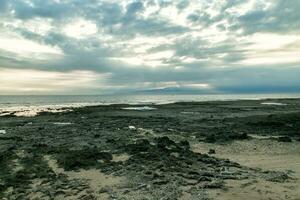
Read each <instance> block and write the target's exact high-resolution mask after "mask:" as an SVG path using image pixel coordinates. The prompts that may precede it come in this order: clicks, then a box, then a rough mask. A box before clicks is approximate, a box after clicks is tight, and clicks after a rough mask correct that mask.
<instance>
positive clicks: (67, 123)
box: [53, 122, 73, 125]
mask: <svg viewBox="0 0 300 200" xmlns="http://www.w3.org/2000/svg"><path fill="white" fill-rule="evenodd" d="M53 124H54V125H71V124H73V123H71V122H54V123H53Z"/></svg>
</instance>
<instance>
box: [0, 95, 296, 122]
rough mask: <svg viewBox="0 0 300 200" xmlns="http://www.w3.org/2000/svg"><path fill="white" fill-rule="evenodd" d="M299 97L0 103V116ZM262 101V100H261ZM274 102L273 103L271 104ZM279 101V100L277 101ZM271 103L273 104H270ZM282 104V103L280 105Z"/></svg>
mask: <svg viewBox="0 0 300 200" xmlns="http://www.w3.org/2000/svg"><path fill="white" fill-rule="evenodd" d="M297 99H300V97H294V98H293V97H290V98H285V97H283V98H258V99H251V98H249V99H224V100H202V101H172V102H148V103H147V102H146V103H145V102H136V103H125V102H124V103H82V102H81V103H70V104H48V105H26V106H20V105H17V106H9V107H8V108H4V107H3V106H1V105H0V117H1V116H7V115H16V116H28V117H33V116H36V115H38V113H41V112H49V113H57V112H68V111H72V110H74V109H77V108H84V107H101V106H119V105H123V106H127V107H131V106H136V107H142V106H160V105H168V104H180V103H183V104H195V103H217V102H239V101H258V102H259V101H288V100H297ZM261 103H264V102H261ZM265 103H266V104H265V105H268V103H269V106H279V105H276V103H277V102H265ZM273 103H275V104H273ZM279 103H280V102H279ZM272 104H273V105H272ZM2 105H3V104H2ZM282 106H284V105H282Z"/></svg>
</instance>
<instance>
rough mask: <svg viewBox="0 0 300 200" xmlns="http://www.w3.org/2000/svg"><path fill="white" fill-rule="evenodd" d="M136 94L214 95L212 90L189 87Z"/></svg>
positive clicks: (141, 91) (148, 90) (135, 92)
mask: <svg viewBox="0 0 300 200" xmlns="http://www.w3.org/2000/svg"><path fill="white" fill-rule="evenodd" d="M133 93H134V94H212V93H214V92H213V91H212V90H211V89H204V88H201V89H199V88H188V87H166V88H157V89H147V90H138V91H134V92H133Z"/></svg>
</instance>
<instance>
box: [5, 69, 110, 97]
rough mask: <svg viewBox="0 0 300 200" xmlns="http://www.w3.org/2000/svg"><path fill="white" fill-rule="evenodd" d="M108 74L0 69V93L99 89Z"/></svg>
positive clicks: (80, 71)
mask: <svg viewBox="0 0 300 200" xmlns="http://www.w3.org/2000/svg"><path fill="white" fill-rule="evenodd" d="M109 76H110V75H109V74H98V73H95V72H92V71H82V70H77V71H71V72H51V71H39V70H24V69H7V68H4V69H0V93H4V94H5V93H18V92H38V93H39V92H49V91H53V92H62V91H68V90H76V89H80V88H81V89H82V88H87V89H90V88H94V89H95V88H99V89H101V86H102V85H103V84H104V82H105V81H106V79H107V78H109Z"/></svg>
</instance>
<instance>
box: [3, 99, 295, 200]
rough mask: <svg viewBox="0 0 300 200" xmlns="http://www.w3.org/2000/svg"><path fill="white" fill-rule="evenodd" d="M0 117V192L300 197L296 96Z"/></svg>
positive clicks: (185, 199)
mask: <svg viewBox="0 0 300 200" xmlns="http://www.w3.org/2000/svg"><path fill="white" fill-rule="evenodd" d="M55 111H56V112H49V110H41V111H40V112H37V113H35V115H30V116H28V115H27V116H26V115H25V116H24V115H18V116H16V115H15V111H12V112H6V113H5V115H0V199H70V200H71V199H86V200H88V199H100V200H102V199H103V200H104V199H137V200H139V199H149V200H152V199H153V200H156V199H161V200H162V199H165V200H166V199H170V200H174V199H180V200H189V199H191V200H193V199H200V200H201V199H233V200H235V199H245V200H248V199H249V200H250V199H262V200H263V199H295V200H297V199H300V188H299V185H300V182H299V179H300V99H297V98H294V99H260V100H259V99H256V100H232V101H231V100H224V101H205V102H177V103H163V104H152V103H140V104H137V105H132V104H111V105H93V106H84V107H68V108H67V109H63V110H61V112H57V110H55Z"/></svg>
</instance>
